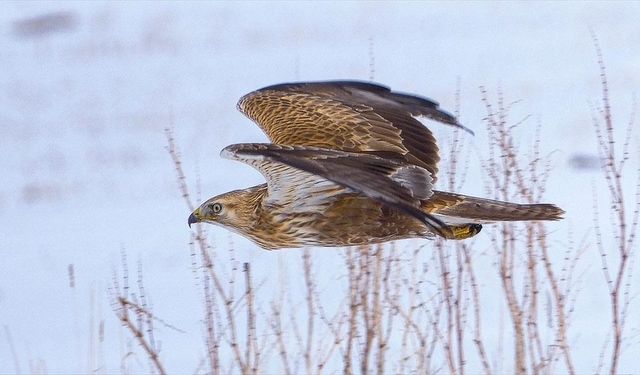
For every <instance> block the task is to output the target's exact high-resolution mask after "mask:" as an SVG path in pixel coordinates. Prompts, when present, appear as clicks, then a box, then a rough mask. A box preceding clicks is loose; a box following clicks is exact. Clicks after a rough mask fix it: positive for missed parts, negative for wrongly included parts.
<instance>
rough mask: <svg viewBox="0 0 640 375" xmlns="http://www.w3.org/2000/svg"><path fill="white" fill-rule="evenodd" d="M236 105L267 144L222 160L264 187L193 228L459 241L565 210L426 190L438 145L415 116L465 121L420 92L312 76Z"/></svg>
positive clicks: (210, 203) (229, 197)
mask: <svg viewBox="0 0 640 375" xmlns="http://www.w3.org/2000/svg"><path fill="white" fill-rule="evenodd" d="M238 109H240V111H242V112H243V113H244V114H245V115H247V116H248V117H249V118H251V119H252V120H254V121H255V122H256V123H257V124H258V126H260V128H261V129H262V130H263V131H264V132H265V133H266V134H267V136H268V137H269V139H270V140H271V142H272V144H238V145H231V146H228V147H226V148H225V149H224V150H223V151H222V156H223V157H227V158H230V159H234V160H238V161H241V162H243V163H246V164H249V165H251V166H253V167H254V168H256V169H257V170H258V171H260V172H261V173H262V174H263V175H264V176H265V179H266V180H267V183H266V184H263V185H259V186H256V187H253V188H249V189H245V190H238V191H234V192H230V193H227V194H222V195H220V196H217V197H214V198H211V199H209V200H207V201H206V202H204V203H203V204H202V205H201V206H200V207H199V208H198V209H197V210H196V211H194V213H193V214H192V215H191V216H190V217H189V223H190V224H191V223H192V222H198V221H205V222H211V223H214V224H219V225H223V226H225V227H227V228H229V229H232V230H234V231H236V232H238V233H240V234H242V235H244V236H246V237H248V238H250V239H252V240H254V241H255V242H256V243H258V244H259V245H260V246H262V247H264V248H269V249H275V248H282V247H299V246H305V245H318V246H343V245H352V244H366V243H377V242H383V241H388V240H393V239H399V238H408V237H427V236H432V235H433V234H437V235H439V236H442V237H445V238H451V239H463V238H468V237H471V236H473V235H475V234H477V233H478V232H479V231H480V228H481V226H480V225H478V223H486V222H492V221H503V220H556V219H559V218H560V216H561V214H562V213H563V211H562V210H560V209H559V208H557V207H556V206H553V205H548V204H539V205H520V204H513V203H507V202H499V201H493V200H488V199H482V198H474V197H468V196H463V195H459V194H453V193H446V192H440V191H437V190H434V189H433V184H434V183H435V182H436V178H437V171H438V166H437V164H438V161H439V160H440V158H439V155H438V147H437V144H436V141H435V138H434V137H433V135H432V133H431V131H430V130H429V129H428V128H426V127H425V126H424V125H423V124H422V123H420V122H419V121H418V120H417V119H416V118H415V116H424V117H427V118H430V119H432V120H436V121H439V122H442V123H445V124H448V125H451V126H455V127H459V128H463V129H465V130H468V129H466V128H464V127H463V126H462V125H460V124H459V123H458V122H457V121H456V119H455V118H454V117H453V116H451V115H450V114H448V113H446V112H444V111H442V110H440V109H439V107H438V104H437V103H436V102H433V101H431V100H429V99H425V98H421V97H418V96H413V95H407V94H402V93H396V92H392V91H390V90H389V89H388V88H386V87H384V86H380V85H376V84H371V83H365V82H355V81H335V82H309V83H292V84H280V85H275V86H269V87H265V88H263V89H260V90H257V91H254V92H252V93H249V94H247V95H245V96H244V97H242V98H241V99H240V101H239V102H238Z"/></svg>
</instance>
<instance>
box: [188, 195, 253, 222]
mask: <svg viewBox="0 0 640 375" xmlns="http://www.w3.org/2000/svg"><path fill="white" fill-rule="evenodd" d="M256 192H259V191H258V189H256V188H250V189H245V190H236V191H231V192H228V193H225V194H220V195H218V196H215V197H213V198H210V199H208V200H206V201H205V202H204V203H202V204H201V205H200V207H198V208H196V209H195V210H194V211H193V212H192V213H191V215H189V219H188V224H189V226H191V224H194V223H201V222H202V223H210V224H216V225H222V226H224V227H227V228H229V229H232V230H236V231H239V232H241V233H244V232H245V231H246V230H248V229H249V228H250V227H251V226H252V224H253V221H254V215H255V210H256V207H257V206H258V204H259V203H260V202H259V200H258V199H257V197H256Z"/></svg>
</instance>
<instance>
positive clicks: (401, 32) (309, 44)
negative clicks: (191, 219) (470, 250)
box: [0, 2, 640, 373]
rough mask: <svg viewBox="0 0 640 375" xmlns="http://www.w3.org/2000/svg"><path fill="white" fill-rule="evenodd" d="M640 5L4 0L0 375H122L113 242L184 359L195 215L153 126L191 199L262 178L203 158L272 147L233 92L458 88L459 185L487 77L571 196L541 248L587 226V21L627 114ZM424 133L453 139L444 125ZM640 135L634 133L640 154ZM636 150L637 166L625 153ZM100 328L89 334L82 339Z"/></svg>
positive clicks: (587, 317)
mask: <svg viewBox="0 0 640 375" xmlns="http://www.w3.org/2000/svg"><path fill="white" fill-rule="evenodd" d="M54 12H55V13H58V14H63V15H64V17H63V18H64V20H63V21H64V22H63V23H62V25H61V26H60V25H59V30H58V31H52V32H46V33H38V32H37V31H36V32H34V31H29V30H25V28H24V23H23V21H24V20H26V19H29V18H32V17H38V16H42V15H45V14H51V13H54ZM59 12H62V13H59ZM638 19H640V3H633V2H619V3H606V2H603V3H594V2H588V3H560V4H556V3H538V2H536V3H526V4H523V3H505V2H499V3H475V2H469V3H466V2H465V3H462V2H461V3H446V4H445V3H438V2H427V3H420V2H411V3H393V4H388V3H360V2H349V3H340V4H338V3H312V2H308V3H286V2H275V3H267V2H264V3H263V2H259V3H182V2H181V3H170V2H162V3H146V2H145V3H99V2H86V3H85V2H47V3H40V2H16V3H7V2H4V3H2V4H0V46H1V48H0V56H1V58H0V72H1V73H0V169H1V170H2V179H1V181H2V183H1V184H0V256H1V260H0V324H1V325H2V326H3V329H2V330H1V331H0V373H11V372H14V371H16V370H17V369H16V367H15V364H14V363H15V362H14V359H13V355H12V352H11V347H10V345H9V342H10V341H12V342H13V346H14V347H15V350H16V354H17V358H18V363H19V364H20V366H21V369H22V371H27V370H28V369H29V363H30V364H31V366H32V367H31V368H32V369H33V368H35V367H38V366H42V365H44V366H45V367H46V369H47V370H48V371H49V372H50V373H67V372H79V373H82V372H89V371H92V370H94V369H95V368H96V366H104V367H102V370H106V371H108V372H117V371H118V369H119V366H120V359H121V356H122V355H123V352H124V351H126V350H125V349H124V348H123V342H124V340H125V336H126V335H127V333H125V332H124V331H122V330H121V329H120V328H119V327H120V324H119V322H118V321H117V319H116V318H115V317H114V314H113V313H112V311H111V307H110V305H109V300H108V296H107V293H106V291H107V287H108V286H109V284H110V283H111V277H112V273H113V271H114V270H116V269H119V267H120V264H121V261H120V257H121V252H122V251H123V250H124V252H126V254H127V255H128V257H129V263H130V268H131V269H132V270H133V272H135V264H136V263H137V262H138V260H140V261H141V263H142V265H143V268H144V276H145V284H146V286H147V289H148V290H149V294H150V296H151V297H152V301H153V304H154V311H155V312H156V313H157V314H158V315H159V316H161V317H162V318H163V319H164V320H166V321H168V322H170V323H172V324H174V325H177V326H178V327H179V328H181V329H182V330H184V331H185V332H186V333H180V332H176V331H172V330H161V332H160V333H159V335H160V336H161V338H162V351H161V353H162V356H163V359H164V361H165V363H166V365H167V368H168V369H169V370H170V371H186V372H189V373H190V372H192V371H193V370H195V368H196V366H197V363H198V362H199V361H200V359H201V358H202V355H203V351H204V347H203V343H202V339H201V337H202V326H201V323H200V321H199V319H201V316H202V308H201V302H200V294H199V291H198V289H197V288H196V287H194V277H193V272H192V266H191V258H190V254H189V249H188V246H187V243H188V241H189V238H190V233H191V232H190V230H189V228H188V227H187V225H186V220H187V216H188V214H189V212H188V210H187V208H186V207H185V205H184V203H183V201H182V200H181V197H180V195H179V193H178V190H177V184H176V180H175V174H174V169H173V165H172V163H171V160H170V157H169V155H168V154H167V152H166V151H165V146H166V139H165V136H164V133H163V129H164V128H166V127H173V128H174V133H175V136H176V139H177V143H178V145H179V147H180V149H181V151H182V155H183V162H184V165H185V170H186V173H187V175H188V177H189V179H190V183H192V184H193V185H194V186H195V182H196V180H197V179H198V178H199V179H200V184H201V191H202V197H201V198H208V197H210V196H213V195H216V194H219V193H221V192H225V191H228V190H231V189H237V188H242V187H246V186H249V185H254V184H257V183H260V182H261V177H260V176H259V175H258V174H257V172H255V171H254V170H253V169H251V168H249V167H246V166H243V165H240V164H234V163H233V162H232V161H228V160H222V159H220V158H219V157H218V153H219V150H220V149H221V148H223V147H224V146H226V145H228V144H230V143H239V142H262V141H266V138H265V137H264V135H263V134H262V133H261V132H260V131H259V130H258V128H257V127H255V126H254V125H253V124H252V123H251V122H250V121H249V120H248V119H246V118H244V117H243V115H242V114H240V113H239V112H237V111H236V110H235V104H236V101H237V99H238V98H239V97H240V96H241V95H243V94H245V93H247V92H249V91H252V90H254V89H257V88H260V87H263V86H266V85H270V84H275V83H280V82H287V81H295V80H327V79H361V80H367V79H369V78H370V77H371V76H373V78H374V80H375V81H377V82H380V83H383V84H385V85H388V86H390V87H392V88H394V89H396V90H399V91H404V92H411V93H418V94H421V95H424V96H427V97H430V98H433V99H435V100H437V101H439V102H440V103H441V106H442V107H443V108H444V109H448V110H450V111H452V110H453V109H454V94H455V90H456V85H457V82H460V88H461V117H460V119H461V122H462V123H463V124H465V125H466V126H467V127H469V128H471V129H474V130H475V131H476V137H475V138H474V139H472V140H471V141H470V143H471V144H472V149H473V152H472V153H471V158H470V161H469V163H470V166H469V168H470V170H471V171H472V172H471V173H470V177H469V180H468V181H467V183H466V185H465V187H464V189H463V192H464V193H468V194H474V195H480V196H482V195H486V191H485V188H484V184H483V181H482V179H481V178H479V176H478V174H477V173H475V174H474V173H473V171H474V170H477V169H479V168H480V163H479V160H478V159H479V158H480V156H479V155H483V150H484V149H485V148H486V145H485V144H483V140H484V139H486V138H485V135H484V134H485V131H484V123H483V122H482V119H483V117H484V116H485V115H486V111H485V109H484V107H483V104H482V102H481V100H480V98H481V94H480V89H479V87H480V86H485V87H486V88H487V89H488V91H489V93H490V95H492V96H495V93H496V92H497V90H498V89H501V90H502V91H503V92H504V94H505V97H506V98H507V100H508V101H515V100H520V102H519V103H518V104H517V105H516V106H515V107H514V109H513V111H512V113H513V118H514V119H518V118H524V117H526V116H527V115H531V118H530V119H529V120H528V122H527V124H529V125H527V126H530V128H531V129H530V131H529V132H530V135H531V134H533V128H535V125H536V124H538V123H539V124H541V125H542V132H541V136H542V139H543V146H542V147H543V154H545V155H547V154H550V155H551V159H552V163H553V165H554V171H553V174H552V177H551V179H550V181H549V185H548V192H547V194H546V199H545V200H546V201H549V202H554V203H556V204H558V205H559V206H560V207H562V208H564V209H565V210H566V211H567V219H566V220H564V221H563V222H559V223H552V224H550V225H549V228H550V230H551V231H552V232H553V235H554V237H553V239H554V241H555V242H556V243H558V244H559V247H560V248H562V247H563V246H566V239H565V238H566V237H565V236H564V234H566V233H567V232H569V231H573V233H574V234H575V237H576V241H580V240H581V239H582V238H583V237H588V236H591V234H590V231H589V228H590V227H592V226H593V220H592V217H593V211H592V205H593V191H594V189H600V188H601V187H602V185H601V182H599V180H600V179H601V178H600V175H599V174H598V172H597V169H596V170H593V171H588V170H587V171H585V170H577V169H575V168H572V164H571V163H570V160H571V159H572V158H573V157H574V156H575V155H584V156H586V157H587V158H588V157H595V156H597V152H596V141H595V138H594V134H593V130H592V122H591V117H590V107H589V103H593V102H595V101H597V100H598V98H599V97H600V87H599V75H598V67H597V59H596V56H595V52H594V47H593V41H592V38H591V35H590V32H589V30H590V29H592V30H593V31H594V32H595V33H596V34H597V36H598V38H599V40H600V44H601V46H602V49H603V52H604V55H605V61H606V64H607V68H608V74H609V78H610V88H611V97H612V102H613V105H614V114H615V115H616V116H617V118H616V119H618V120H620V123H621V124H626V123H627V121H628V118H629V116H630V113H631V108H632V107H633V104H632V103H633V94H634V93H636V92H637V89H638V87H640V74H638V73H639V70H638V68H639V67H640V47H638V46H640V23H639V22H638ZM431 127H432V128H433V129H434V131H435V133H436V134H437V135H438V136H440V137H442V138H441V139H446V134H447V132H448V131H449V129H446V127H442V126H439V125H435V124H433V125H431ZM638 137H639V134H638V131H637V129H636V130H635V132H634V135H633V139H634V141H633V142H635V144H634V145H635V146H634V147H632V149H634V150H638ZM526 140H528V138H527V130H526V129H525V130H524V131H523V142H524V141H526ZM632 163H633V165H631V166H630V168H631V169H634V168H637V166H638V160H637V155H636V156H635V159H633V160H632ZM441 173H446V170H443V171H442V172H441ZM630 183H631V185H630V186H631V188H633V186H632V185H633V184H634V181H631V182H630ZM631 191H633V190H631ZM603 197H604V196H603ZM485 230H486V231H490V230H491V228H490V227H487V228H486V229H485ZM210 233H211V235H212V236H213V237H214V238H215V239H216V241H217V242H218V243H220V244H227V243H229V241H232V242H233V243H234V245H235V247H236V248H237V249H238V252H237V254H236V256H237V258H238V261H240V262H244V261H251V262H252V267H253V270H254V272H255V273H256V279H258V280H264V279H268V278H269V277H272V276H273V275H272V274H270V271H272V270H273V269H274V267H273V265H274V264H275V263H276V262H284V263H287V262H294V260H293V259H295V262H299V255H298V253H296V251H295V250H286V251H282V252H274V253H269V252H266V251H262V250H260V249H258V248H257V247H256V246H255V245H253V244H252V243H250V242H249V241H247V240H245V239H243V238H240V237H239V236H236V235H234V234H230V233H228V232H226V231H223V230H219V229H217V228H211V229H210ZM481 235H482V234H481ZM587 241H592V239H587ZM418 242H419V241H418ZM223 246H224V245H223ZM317 251H318V252H326V253H325V254H323V255H322V256H323V257H324V258H320V259H322V262H323V263H320V264H318V267H320V271H323V270H322V268H323V267H326V272H327V274H328V275H329V276H328V277H330V276H331V272H333V270H334V267H333V266H332V262H341V260H340V258H339V257H336V256H334V255H332V254H331V252H333V251H334V250H330V249H329V250H317ZM599 262H600V260H599V257H598V254H597V252H596V251H595V250H594V249H591V250H590V251H589V252H588V254H587V255H585V257H584V259H583V261H582V262H581V272H583V273H585V275H586V276H585V278H584V279H585V280H586V285H585V286H584V288H583V292H582V293H581V294H580V296H579V300H578V302H577V303H578V305H577V306H578V308H579V309H580V311H582V313H581V314H576V315H575V318H574V323H573V324H574V325H573V327H572V329H571V331H570V337H569V340H570V342H571V343H573V344H575V345H576V347H577V348H579V349H577V352H576V353H574V357H575V358H576V363H577V365H578V370H579V371H580V372H590V371H593V365H594V363H595V362H596V360H595V357H596V356H597V355H598V353H599V350H600V346H601V344H602V340H603V338H604V337H605V335H606V332H607V329H608V324H609V323H608V322H609V315H608V314H609V307H608V305H607V304H606V303H604V302H603V301H607V299H606V298H607V296H606V289H605V287H604V283H603V282H602V274H601V272H600V269H599V267H600V265H599ZM69 265H73V269H74V273H75V280H74V285H73V287H71V286H70V277H69V273H68V269H69ZM323 272H324V271H323ZM635 273H636V275H640V273H639V272H638V266H637V265H636V266H635ZM638 316H639V313H638V310H637V308H636V309H635V311H634V312H633V313H632V314H631V319H630V323H629V324H630V325H631V326H630V328H631V329H632V330H635V334H636V335H637V334H638V331H637V330H638V318H637V317H638ZM101 324H102V326H103V329H104V332H105V333H104V342H103V343H102V344H101V346H100V347H99V348H96V347H92V345H94V343H95V340H96V339H95V337H96V335H98V334H99V332H98V330H99V327H100V325H101ZM633 333H634V331H632V332H631V334H633ZM9 335H10V336H11V340H9ZM580 343H581V344H580ZM587 343H589V344H587ZM585 344H586V345H585ZM630 344H631V345H629V346H627V347H625V354H624V357H623V358H625V361H624V362H623V363H624V364H625V366H623V367H622V369H623V370H626V371H633V370H634V369H635V371H638V370H640V368H639V367H638V365H637V362H635V365H634V358H636V359H637V358H638V356H639V355H640V345H638V338H637V336H636V337H635V339H633V340H631V341H630ZM96 356H97V357H96ZM582 359H584V360H582ZM140 361H141V365H140V366H141V368H143V369H146V368H147V367H146V361H145V360H144V359H140ZM33 366H35V367H33Z"/></svg>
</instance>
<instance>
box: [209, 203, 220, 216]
mask: <svg viewBox="0 0 640 375" xmlns="http://www.w3.org/2000/svg"><path fill="white" fill-rule="evenodd" d="M220 211H222V205H221V204H220V203H214V204H212V205H211V212H213V213H214V214H219V213H220Z"/></svg>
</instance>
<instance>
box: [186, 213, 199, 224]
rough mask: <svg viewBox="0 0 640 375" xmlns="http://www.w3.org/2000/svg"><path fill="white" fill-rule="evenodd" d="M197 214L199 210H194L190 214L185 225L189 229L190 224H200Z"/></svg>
mask: <svg viewBox="0 0 640 375" xmlns="http://www.w3.org/2000/svg"><path fill="white" fill-rule="evenodd" d="M199 214H200V209H196V210H195V211H193V212H192V213H191V215H189V220H187V223H188V224H189V228H191V224H194V223H199V222H200V219H198V215H199Z"/></svg>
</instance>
